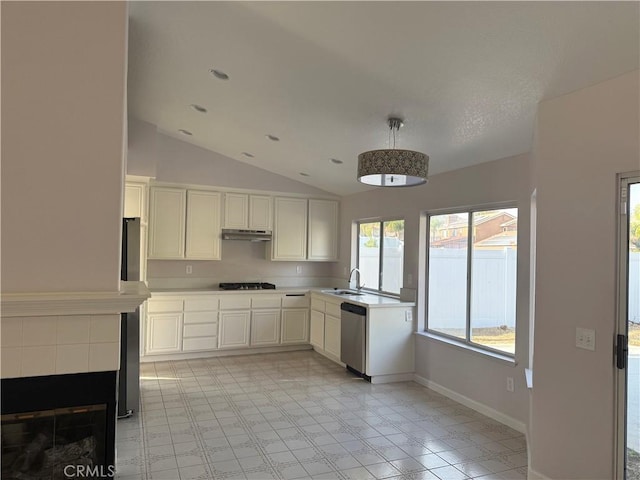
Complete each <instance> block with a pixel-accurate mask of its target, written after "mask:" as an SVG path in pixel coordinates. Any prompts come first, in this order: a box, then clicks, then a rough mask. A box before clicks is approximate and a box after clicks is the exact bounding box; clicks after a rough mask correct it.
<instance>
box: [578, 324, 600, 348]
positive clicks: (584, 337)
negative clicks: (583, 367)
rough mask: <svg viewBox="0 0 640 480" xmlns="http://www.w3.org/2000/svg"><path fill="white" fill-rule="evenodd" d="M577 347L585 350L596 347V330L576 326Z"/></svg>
mask: <svg viewBox="0 0 640 480" xmlns="http://www.w3.org/2000/svg"><path fill="white" fill-rule="evenodd" d="M576 347H578V348H583V349H585V350H592V351H593V350H595V349H596V331H595V330H591V329H589V328H580V327H577V328H576Z"/></svg>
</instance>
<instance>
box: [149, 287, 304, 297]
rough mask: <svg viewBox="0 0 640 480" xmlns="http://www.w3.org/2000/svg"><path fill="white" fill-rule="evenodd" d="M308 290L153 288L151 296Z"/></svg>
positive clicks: (259, 293)
mask: <svg viewBox="0 0 640 480" xmlns="http://www.w3.org/2000/svg"><path fill="white" fill-rule="evenodd" d="M308 292H309V289H308V288H294V287H291V288H286V287H285V288H276V289H267V288H265V289H263V290H222V289H220V288H218V287H209V288H154V289H151V296H154V295H188V294H195V295H205V294H212V293H224V294H225V295H226V294H234V295H247V294H251V295H255V294H257V295H264V294H269V293H270V294H272V295H273V294H283V295H286V294H288V293H308Z"/></svg>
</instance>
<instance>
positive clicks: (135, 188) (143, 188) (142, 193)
mask: <svg viewBox="0 0 640 480" xmlns="http://www.w3.org/2000/svg"><path fill="white" fill-rule="evenodd" d="M122 216H123V217H124V218H134V217H139V218H140V221H141V222H142V223H143V224H145V223H147V185H146V184H144V183H137V182H126V183H125V186H124V212H123V214H122Z"/></svg>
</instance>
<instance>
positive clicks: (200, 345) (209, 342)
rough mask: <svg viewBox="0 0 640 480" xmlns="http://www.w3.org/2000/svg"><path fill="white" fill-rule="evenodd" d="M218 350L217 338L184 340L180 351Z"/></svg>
mask: <svg viewBox="0 0 640 480" xmlns="http://www.w3.org/2000/svg"><path fill="white" fill-rule="evenodd" d="M216 348H218V337H202V338H185V339H183V340H182V351H183V352H192V351H195V350H215V349H216Z"/></svg>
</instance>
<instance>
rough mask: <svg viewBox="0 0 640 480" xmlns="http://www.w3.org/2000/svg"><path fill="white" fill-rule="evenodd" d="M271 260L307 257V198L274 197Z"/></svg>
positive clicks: (302, 258) (303, 258)
mask: <svg viewBox="0 0 640 480" xmlns="http://www.w3.org/2000/svg"><path fill="white" fill-rule="evenodd" d="M274 201H275V218H274V228H273V241H272V242H271V243H272V252H271V259H272V260H305V259H306V258H307V199H306V198H285V197H276V198H275V200H274Z"/></svg>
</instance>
